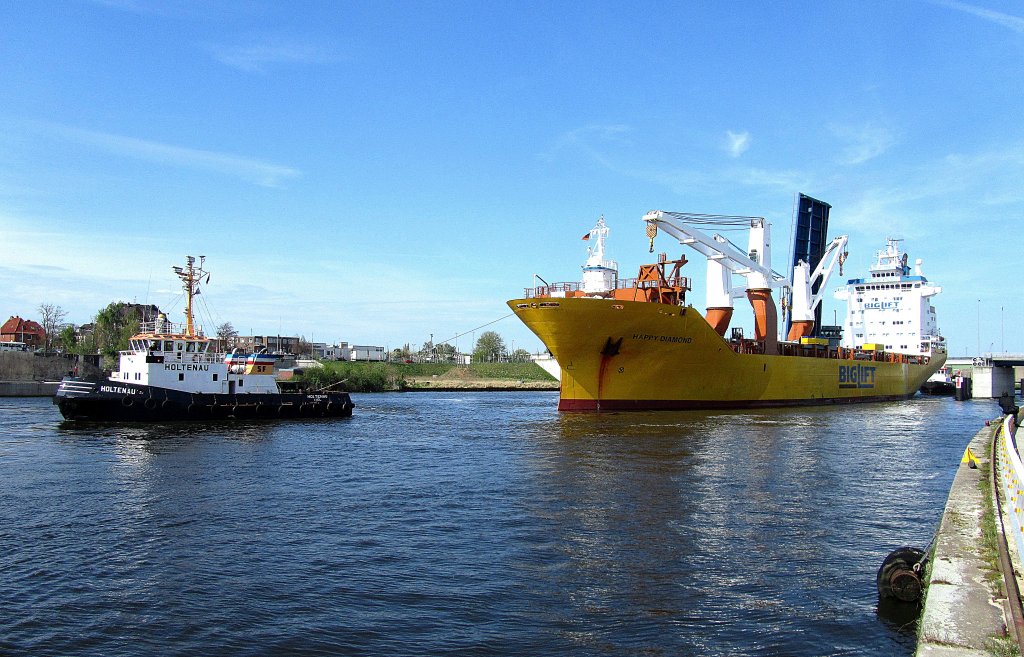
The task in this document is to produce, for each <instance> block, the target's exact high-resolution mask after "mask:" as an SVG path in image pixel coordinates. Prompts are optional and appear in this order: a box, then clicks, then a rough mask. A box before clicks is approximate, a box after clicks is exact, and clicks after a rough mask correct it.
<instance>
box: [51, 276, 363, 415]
mask: <svg viewBox="0 0 1024 657" xmlns="http://www.w3.org/2000/svg"><path fill="white" fill-rule="evenodd" d="M203 260H204V258H203V257H202V256H200V262H199V265H198V266H196V262H195V258H193V257H192V256H188V258H187V262H186V266H185V267H175V268H174V272H175V274H177V275H178V277H179V278H180V279H181V281H182V285H183V288H184V290H185V299H186V306H185V323H184V324H176V323H172V322H170V321H169V320H168V319H167V317H166V316H165V315H164V314H162V313H161V314H160V315H158V316H157V318H156V320H154V321H151V322H143V323H142V326H141V330H140V332H139V333H137V334H135V335H133V336H132V337H131V339H130V340H129V348H128V349H127V350H126V351H122V352H121V353H120V356H119V362H118V364H119V367H118V370H117V371H115V372H112V373H111V374H110V376H109V377H108V378H107V379H106V380H93V379H87V378H80V377H66V378H65V379H64V380H63V381H61V384H60V387H59V388H58V390H57V394H56V396H55V397H54V400H53V402H54V404H56V405H57V406H58V407H59V408H60V411H61V414H62V415H63V416H64V417H65V418H66V419H69V420H137V421H153V420H186V419H187V420H201V419H218V418H224V419H255V418H267V419H269V418H278V417H347V416H350V415H351V414H352V408H353V404H352V400H351V399H350V397H349V395H348V393H346V392H340V391H319V392H313V393H307V392H287V393H286V392H281V391H280V388H279V386H278V383H277V376H276V372H275V364H276V361H277V357H276V356H274V355H271V354H267V353H264V352H260V353H250V354H241V353H238V352H237V351H233V352H231V353H228V354H222V353H218V352H216V350H214V349H212V346H213V344H214V342H213V341H212V340H211V339H210V338H208V337H206V336H205V335H204V333H203V331H202V328H201V327H198V326H196V325H195V322H194V315H193V311H192V304H193V300H194V298H195V296H196V295H198V294H199V293H200V289H199V285H200V282H201V281H202V279H203V278H204V277H206V278H207V280H208V279H209V274H208V273H207V272H206V271H204V270H203Z"/></svg>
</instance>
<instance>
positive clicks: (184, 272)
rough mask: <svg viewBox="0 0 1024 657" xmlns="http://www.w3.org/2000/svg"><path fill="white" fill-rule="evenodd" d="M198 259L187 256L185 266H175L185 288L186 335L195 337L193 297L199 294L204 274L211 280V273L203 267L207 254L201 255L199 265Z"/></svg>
mask: <svg viewBox="0 0 1024 657" xmlns="http://www.w3.org/2000/svg"><path fill="white" fill-rule="evenodd" d="M195 262H196V259H195V258H194V257H192V256H185V266H184V267H174V273H175V274H177V275H178V278H180V279H181V285H182V287H183V288H184V290H185V335H186V336H188V337H190V338H191V337H195V335H196V333H195V320H194V319H193V314H192V299H193V298H194V297H196V296H198V295H199V293H200V291H199V283H200V282H202V280H203V276H206V281H207V282H209V280H210V274H209V272H207V271H206V270H205V269H203V263H204V262H206V256H199V266H198V267H196V266H195Z"/></svg>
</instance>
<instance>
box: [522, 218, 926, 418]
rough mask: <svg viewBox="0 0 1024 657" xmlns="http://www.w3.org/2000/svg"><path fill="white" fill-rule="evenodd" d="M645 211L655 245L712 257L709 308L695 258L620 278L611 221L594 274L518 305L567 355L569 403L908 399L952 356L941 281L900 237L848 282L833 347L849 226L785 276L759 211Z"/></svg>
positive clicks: (564, 372)
mask: <svg viewBox="0 0 1024 657" xmlns="http://www.w3.org/2000/svg"><path fill="white" fill-rule="evenodd" d="M644 221H645V222H646V225H647V236H648V237H649V238H650V241H651V250H652V251H653V249H654V239H655V237H656V236H657V235H658V233H659V232H665V233H667V234H669V235H671V236H672V237H673V238H675V239H677V240H678V241H679V243H680V244H682V245H684V246H687V247H689V248H691V249H693V250H695V251H697V252H698V253H700V254H701V255H703V256H704V257H705V258H706V262H707V278H706V294H707V301H706V310H705V313H704V314H703V315H701V314H700V312H698V311H697V310H696V309H695V308H694V307H693V306H692V305H689V304H688V303H687V301H686V294H687V293H688V292H689V291H690V289H691V286H690V281H689V278H688V277H685V276H683V275H681V271H682V268H683V267H684V266H685V265H686V264H687V262H688V261H687V259H686V257H685V256H681V257H680V258H679V259H677V260H669V259H668V258H667V256H666V254H664V253H663V254H660V255H659V257H658V262H656V263H653V264H649V265H642V266H641V267H640V271H639V273H638V275H637V277H636V278H632V279H620V278H619V277H618V271H617V266H616V265H615V264H614V261H610V260H606V259H605V255H604V254H605V247H606V244H605V239H606V237H607V234H608V229H607V226H606V225H605V223H604V220H603V218H602V220H600V221H599V222H598V224H597V226H595V227H594V229H592V230H591V231H590V232H589V233H588V234H587V235H586V236H584V239H592V240H594V242H596V247H592V248H590V249H589V250H588V259H587V263H586V264H585V265H584V268H583V280H582V282H580V283H556V284H554V285H548V284H545V285H543V286H540V287H535V288H531V289H527V290H526V292H525V294H524V296H523V297H522V298H519V299H513V300H511V301H509V302H508V305H509V307H510V308H511V309H512V310H513V311H514V312H515V313H516V316H517V317H519V319H520V320H522V321H523V322H524V323H525V324H526V325H527V326H528V327H529V328H530V329H531V330H532V331H533V332H534V333H535V334H536V335H537V336H538V337H539V338H540V339H541V341H542V342H543V343H544V344H545V346H546V347H547V348H548V351H549V352H550V353H551V355H552V357H553V358H554V359H555V360H556V361H557V362H558V364H559V366H560V370H561V377H560V379H561V390H560V399H559V409H560V410H567V411H592V410H646V409H699V408H744V407H760V406H788V405H805V404H833V403H848V402H864V401H878V400H895V399H905V398H907V397H909V396H911V395H913V394H914V393H915V392H916V391H917V389H918V388H919V387H920V385H921V384H922V383H923V382H924V381H925V380H926V379H927V378H928V377H929V376H930V375H931V374H932V373H933V372H934V371H936V370H937V369H938V368H939V367H941V366H942V364H943V363H944V362H945V359H946V349H945V343H944V341H943V339H942V337H941V336H940V335H939V333H938V328H937V324H936V322H935V313H934V309H933V308H932V307H931V303H930V297H931V296H933V295H934V294H936V293H938V292H939V288H937V287H935V286H932V285H930V284H929V283H928V282H927V281H926V280H925V279H924V277H923V276H921V275H920V274H919V273H918V274H917V275H916V276H911V275H910V274H909V272H908V271H907V270H906V263H905V259H904V258H903V257H902V253H901V252H899V249H898V246H897V247H894V246H893V243H892V242H891V241H890V246H889V248H888V249H887V250H886V251H885V252H884V253H885V254H886V256H885V258H884V259H883V258H881V257H880V258H879V261H878V262H877V263H876V265H875V266H874V267H872V268H871V273H872V278H871V279H870V281H871V282H868V280H861V279H855V280H852V281H850V282H849V284H848V285H847V287H846V288H845V289H846V290H847V291H850V295H849V297H848V314H849V315H850V319H848V320H847V325H846V326H847V328H846V336H845V337H844V342H843V343H842V344H833V343H830V341H829V340H828V339H827V338H824V337H812V334H813V333H814V329H815V311H816V309H817V308H818V307H819V306H820V303H821V300H822V297H823V295H824V294H825V292H826V286H827V283H828V281H829V279H830V277H831V275H832V273H833V271H834V270H835V269H836V268H837V266H838V269H839V270H840V273H841V270H842V266H843V262H844V261H845V259H846V255H847V252H846V244H847V238H846V237H845V236H841V237H837V238H835V239H834V240H832V242H831V243H829V244H828V245H827V247H826V248H824V254H823V256H822V257H821V259H820V262H819V263H818V265H817V266H816V267H815V268H814V270H813V271H811V267H810V265H809V264H808V263H805V262H803V261H799V262H797V263H796V265H795V266H794V267H793V270H792V273H791V275H789V276H783V275H781V274H779V273H777V272H776V271H774V270H773V269H772V268H771V251H772V241H771V231H770V225H769V223H768V222H767V221H766V220H764V219H763V218H761V217H724V216H718V215H699V214H692V213H677V212H663V211H653V212H649V213H648V214H647V215H645V216H644ZM709 225H711V226H724V227H727V228H730V229H734V230H735V229H742V228H745V229H746V230H747V231H748V244H747V248H746V250H744V249H742V248H740V247H737V246H736V245H735V244H733V243H732V241H731V240H729V239H728V238H726V237H723V236H722V235H721V234H718V233H715V234H713V235H708V234H706V233H705V232H703V230H702V229H703V228H704V227H705V226H709ZM894 248H895V255H891V254H890V252H891V251H893V249H894ZM894 257H895V258H896V259H897V260H899V263H900V264H899V268H898V269H894V267H895V265H894V264H893V262H894V261H893V258H894ZM736 279H739V280H740V283H739V284H736V283H735V280H736ZM881 285H885V286H890V285H891V286H893V287H885V288H880V287H878V286H881ZM897 286H898V287H897ZM883 290H884V292H883ZM776 294H777V295H778V297H777V298H778V299H779V300H780V303H781V308H780V307H779V306H777V305H776V297H775V295H776ZM737 298H739V299H742V298H746V299H747V301H748V302H749V303H750V305H751V307H752V309H753V314H754V327H753V336H750V335H749V334H747V333H745V332H744V331H743V329H742V327H735V328H732V329H731V331H730V323H731V321H732V317H733V311H734V299H737ZM780 311H781V312H780ZM876 313H877V314H876ZM780 319H783V320H784V319H788V320H789V324H790V329H789V331H788V333H787V334H786V335H785V336H780V335H779V326H780ZM892 322H896V323H895V324H893V323H892ZM919 324H920V326H918V325H919ZM894 327H895V330H894ZM727 333H728V336H727Z"/></svg>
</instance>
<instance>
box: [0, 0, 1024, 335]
mask: <svg viewBox="0 0 1024 657" xmlns="http://www.w3.org/2000/svg"><path fill="white" fill-rule="evenodd" d="M0 37H2V38H0V80H3V83H2V84H0V289H2V290H3V291H2V292H0V315H3V316H4V317H6V316H8V315H14V314H18V315H21V316H23V317H36V316H37V315H38V313H37V311H36V309H37V307H38V306H39V304H40V303H53V304H57V305H60V306H61V307H62V308H64V309H65V310H66V311H67V312H68V320H69V321H73V322H75V323H83V322H87V321H90V320H91V318H92V316H93V315H94V314H95V312H96V311H97V310H99V309H100V308H102V307H103V306H105V305H106V304H107V303H109V302H111V301H115V300H123V301H138V302H149V303H156V304H157V305H160V306H161V307H162V308H164V309H165V310H170V311H173V313H174V315H175V316H176V317H177V318H179V319H180V312H181V309H182V305H181V303H180V301H177V299H178V294H177V288H176V279H175V278H174V277H173V275H172V273H171V266H172V265H180V264H182V262H183V260H184V256H185V254H193V255H199V254H203V255H205V256H206V257H207V265H208V268H209V269H210V270H211V271H212V272H213V275H212V278H211V285H210V287H209V288H208V289H207V290H206V292H205V293H204V299H203V300H204V302H205V305H204V309H209V313H208V314H207V316H206V317H205V323H206V324H207V328H208V329H211V328H212V327H211V326H210V324H217V323H220V322H223V321H230V322H232V324H234V326H235V327H236V328H237V329H238V330H239V331H241V332H242V333H250V332H255V333H278V332H281V333H282V334H290V335H299V334H301V335H304V336H306V338H307V339H314V340H317V341H328V342H335V341H338V340H347V341H349V342H354V343H358V344H382V345H386V346H389V347H395V346H399V345H401V344H403V343H406V342H409V343H412V344H413V345H414V346H418V345H419V344H421V343H422V342H424V341H426V340H427V339H428V338H429V337H430V334H433V335H434V339H435V340H437V341H440V340H443V339H446V338H449V337H451V336H453V335H456V334H458V333H462V332H464V331H470V330H471V329H473V328H474V327H477V326H481V325H483V324H485V323H488V322H491V321H493V320H497V319H499V318H501V317H504V316H505V315H507V314H508V310H507V309H506V306H505V305H504V301H505V300H506V299H509V298H513V297H516V296H519V295H520V294H521V293H522V289H523V288H524V287H527V286H530V285H532V284H533V274H535V273H537V274H540V275H541V276H543V277H544V278H545V279H547V280H548V281H551V282H554V281H556V280H558V281H563V280H577V279H578V278H579V267H580V265H581V264H582V262H583V261H584V259H585V258H586V248H585V243H584V242H581V241H580V236H581V235H582V234H583V233H585V232H586V231H587V230H588V229H589V228H591V227H592V226H593V224H594V222H595V221H596V219H597V218H598V217H599V216H601V215H604V216H605V218H606V220H607V222H608V224H609V226H610V227H611V231H612V232H611V235H610V238H609V250H610V255H611V256H612V257H614V258H615V259H617V260H618V261H619V263H620V267H621V270H622V275H623V276H632V275H634V274H635V270H636V268H637V267H638V266H639V265H640V264H643V263H644V262H647V261H648V259H649V258H650V256H649V254H648V253H647V240H646V238H645V237H644V224H643V223H642V221H641V220H640V218H641V216H642V215H643V214H644V213H645V212H646V211H648V210H651V209H662V210H675V211H692V212H704V213H720V214H742V215H758V216H764V217H766V218H768V219H769V220H770V221H771V222H772V223H773V226H774V228H775V236H776V243H779V242H784V241H787V240H788V236H789V226H790V222H791V218H792V211H793V200H794V196H795V194H796V193H798V192H803V193H806V194H809V195H811V196H814V197H816V198H819V199H822V200H824V201H827V202H828V203H830V204H832V206H833V210H832V223H831V232H832V233H833V234H838V233H844V234H848V235H850V247H849V250H850V259H849V261H848V262H847V265H846V273H847V275H856V274H859V273H860V272H863V271H865V270H866V268H867V265H868V264H869V263H870V262H871V261H872V260H873V256H874V253H875V251H876V250H878V249H880V248H882V247H883V246H884V244H885V238H886V237H888V236H894V237H900V238H903V239H904V240H905V242H904V244H905V245H906V248H907V250H908V251H909V253H910V256H911V260H913V259H915V258H922V259H923V260H924V272H925V274H926V275H927V276H928V277H929V278H930V279H931V280H933V281H935V282H937V283H938V284H940V285H941V286H942V287H943V293H942V294H941V295H939V296H938V297H937V298H936V300H935V303H936V306H937V308H938V316H939V324H940V327H941V329H942V331H943V333H944V334H945V335H946V337H947V339H948V341H949V342H950V347H951V352H952V353H953V354H954V355H963V354H965V353H972V354H973V353H974V352H976V351H977V350H978V347H979V346H980V347H981V350H982V351H988V350H990V349H995V350H996V351H1000V350H1002V349H1003V347H1004V345H1005V348H1006V349H1007V350H1018V351H1024V329H1022V328H1021V327H1022V324H1024V310H1022V305H1021V303H1020V301H1019V297H1018V295H1017V294H1016V292H1017V290H1018V289H1019V285H1018V280H1019V277H1020V268H1021V258H1020V255H1019V248H1020V246H1019V244H1020V241H1021V220H1022V219H1024V122H1022V120H1021V117H1024V93H1022V92H1024V5H1021V4H1020V3H1019V2H1011V1H1008V0H1003V1H985V2H981V1H979V2H976V3H970V4H968V3H961V2H951V1H941V0H934V1H927V0H916V1H915V0H904V1H895V2H893V1H885V2H873V1H856V2H854V1H850V2H839V1H836V2H772V3H755V2H746V1H742V2H728V1H723V2H712V3H685V2H684V3H677V2H664V3H649V2H629V3H625V2H598V1H595V2H571V3H557V2H554V3H553V2H547V1H544V2H526V1H524V2H479V1H474V2H428V1H423V2H412V1H409V2H394V3H388V2H377V1H373V2H358V3H355V2H323V3H316V2H302V3H275V2H245V3H241V2H209V1H204V2H191V1H181V2H173V1H171V2H160V3H154V2H143V1H141V0H110V1H96V2H87V1H85V0H77V1H76V0H68V1H67V2H50V3H39V2H7V3H2V4H0ZM656 250H659V251H661V250H665V251H668V252H669V253H670V254H671V255H673V256H676V255H678V253H679V252H680V250H681V249H680V247H679V246H678V244H676V245H673V244H672V243H671V242H670V241H669V238H667V237H661V238H659V241H658V242H657V243H656ZM779 254H780V249H778V247H776V262H775V265H776V269H778V268H780V266H781V264H782V262H783V258H782V257H781V256H780V255H779ZM687 256H688V257H690V258H691V260H692V261H693V262H692V264H691V265H690V266H689V267H688V269H689V272H688V273H689V275H690V276H692V277H694V278H696V279H700V278H702V276H703V269H704V267H703V264H702V263H701V262H700V260H699V256H696V254H694V253H692V252H691V253H687ZM690 299H691V301H692V303H693V304H694V305H696V306H698V307H700V308H702V307H703V303H704V298H703V287H702V286H701V285H699V284H698V285H696V286H695V290H694V292H693V293H692V294H691V297H690ZM835 308H838V305H837V303H836V302H835V301H833V300H831V298H830V299H828V300H827V301H826V306H825V312H826V316H828V315H831V314H833V313H832V311H833V310H834V309H835ZM842 312H843V311H842V309H841V308H840V309H839V314H840V315H842ZM840 319H841V318H840ZM487 328H489V329H494V330H497V331H498V332H499V333H501V334H502V335H503V336H504V337H505V340H506V342H507V343H510V344H513V343H514V345H515V346H516V347H525V348H527V349H530V350H536V349H539V348H540V343H539V341H538V340H537V339H536V338H535V337H533V335H532V334H530V333H529V331H527V330H526V329H525V328H524V327H522V326H521V325H520V324H519V323H518V322H517V321H516V320H515V318H514V317H509V318H506V319H503V320H501V321H498V322H496V323H494V324H492V325H490V326H488V327H487ZM477 334H479V331H477ZM458 346H460V347H461V348H468V347H469V337H468V336H467V337H465V338H462V339H461V340H460V341H459V343H458Z"/></svg>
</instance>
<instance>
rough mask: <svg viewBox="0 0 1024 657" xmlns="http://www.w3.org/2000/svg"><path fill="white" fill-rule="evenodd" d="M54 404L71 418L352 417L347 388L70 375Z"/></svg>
mask: <svg viewBox="0 0 1024 657" xmlns="http://www.w3.org/2000/svg"><path fill="white" fill-rule="evenodd" d="M53 403H54V405H56V406H57V408H59V409H60V412H61V415H63V416H64V419H66V420H85V421H97V422H108V421H114V422H167V421H174V420H207V421H208V420H273V419H286V418H321V417H350V416H351V415H352V409H353V408H354V406H355V404H353V403H352V399H351V398H350V397H349V394H348V393H347V392H319V393H301V392H283V393H266V394H254V393H245V394H211V393H189V392H183V391H180V390H172V389H169V388H158V387H155V386H145V385H138V384H132V383H115V382H112V381H109V380H108V381H95V380H88V379H83V378H78V377H66V378H65V379H64V380H63V381H61V384H60V387H59V388H58V389H57V394H56V395H55V396H54V398H53Z"/></svg>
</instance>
